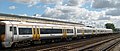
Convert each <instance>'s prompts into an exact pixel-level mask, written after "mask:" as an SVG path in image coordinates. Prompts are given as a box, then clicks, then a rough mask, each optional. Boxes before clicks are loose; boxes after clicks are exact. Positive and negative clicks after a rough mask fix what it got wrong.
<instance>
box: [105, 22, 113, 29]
mask: <svg viewBox="0 0 120 51" xmlns="http://www.w3.org/2000/svg"><path fill="white" fill-rule="evenodd" d="M105 27H106V28H107V29H112V30H115V26H114V24H113V23H107V24H105Z"/></svg>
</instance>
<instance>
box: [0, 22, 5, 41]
mask: <svg viewBox="0 0 120 51" xmlns="http://www.w3.org/2000/svg"><path fill="white" fill-rule="evenodd" d="M4 38H5V24H3V23H0V41H4Z"/></svg>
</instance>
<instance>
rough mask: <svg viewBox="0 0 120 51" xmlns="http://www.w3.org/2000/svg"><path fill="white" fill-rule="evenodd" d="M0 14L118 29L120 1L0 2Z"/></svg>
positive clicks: (35, 0)
mask: <svg viewBox="0 0 120 51" xmlns="http://www.w3.org/2000/svg"><path fill="white" fill-rule="evenodd" d="M0 13H5V14H15V15H22V16H36V17H42V18H52V19H59V20H65V21H69V22H77V23H83V24H85V25H87V26H88V25H89V26H94V27H100V28H101V27H105V26H104V24H106V23H113V24H114V25H115V27H116V28H120V24H119V22H120V0H0Z"/></svg>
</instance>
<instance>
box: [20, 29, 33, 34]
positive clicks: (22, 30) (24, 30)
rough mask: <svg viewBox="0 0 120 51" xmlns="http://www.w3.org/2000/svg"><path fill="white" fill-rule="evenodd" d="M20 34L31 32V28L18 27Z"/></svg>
mask: <svg viewBox="0 0 120 51" xmlns="http://www.w3.org/2000/svg"><path fill="white" fill-rule="evenodd" d="M19 34H20V35H26V34H32V28H19Z"/></svg>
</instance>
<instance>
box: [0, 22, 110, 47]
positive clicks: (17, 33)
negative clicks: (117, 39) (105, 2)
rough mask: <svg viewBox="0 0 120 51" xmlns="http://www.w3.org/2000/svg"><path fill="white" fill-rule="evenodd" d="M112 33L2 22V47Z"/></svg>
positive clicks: (0, 40) (89, 29) (74, 27)
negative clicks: (20, 43) (27, 42)
mask: <svg viewBox="0 0 120 51" xmlns="http://www.w3.org/2000/svg"><path fill="white" fill-rule="evenodd" d="M104 33H112V30H111V29H100V28H89V27H79V26H69V25H57V24H43V23H29V22H16V21H1V22H0V46H1V47H11V46H12V45H13V44H14V43H18V42H23V41H28V40H29V41H30V42H33V41H41V40H43V41H44V39H57V38H68V37H69V38H73V37H77V36H82V35H95V34H98V35H99V34H104Z"/></svg>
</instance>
